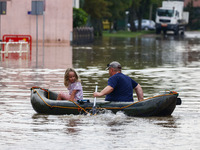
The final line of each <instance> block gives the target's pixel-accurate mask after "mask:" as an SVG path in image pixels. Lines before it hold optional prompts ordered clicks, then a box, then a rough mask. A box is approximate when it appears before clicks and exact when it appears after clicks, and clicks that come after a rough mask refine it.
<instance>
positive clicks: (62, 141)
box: [0, 34, 200, 150]
mask: <svg viewBox="0 0 200 150" xmlns="http://www.w3.org/2000/svg"><path fill="white" fill-rule="evenodd" d="M34 49H35V48H34V47H33V52H32V54H33V55H32V57H31V60H29V59H28V60H27V59H24V58H23V59H22V58H21V59H11V58H7V59H5V60H3V59H1V62H0V105H1V107H0V117H1V128H0V132H1V135H0V144H1V149H52V148H56V149H66V147H67V148H70V149H80V148H82V149H94V148H96V149H133V148H135V149H162V148H163V149H166V147H167V149H174V148H175V149H181V150H182V149H198V148H199V146H200V144H199V138H200V130H199V129H198V128H197V125H198V124H200V121H199V116H200V101H199V96H200V94H199V88H198V84H199V83H200V79H199V72H200V67H199V66H200V63H199V60H200V41H199V39H198V38H196V36H195V38H192V36H190V35H187V34H186V37H185V38H183V37H173V36H170V35H168V36H165V37H158V36H155V35H150V36H145V37H142V38H126V39H124V38H103V39H97V40H96V41H95V43H94V44H92V45H87V46H81V47H73V48H72V47H66V46H63V45H62V46H50V45H49V46H46V47H45V57H43V53H42V47H39V55H38V65H36V56H35V51H34ZM113 60H117V61H120V63H121V64H122V66H123V73H124V74H126V75H129V76H130V77H132V78H133V79H135V80H136V81H138V82H139V83H140V84H141V85H142V87H143V90H144V96H145V98H146V97H150V96H153V95H156V94H157V93H159V92H162V91H164V90H176V91H178V92H179V95H180V97H181V98H182V102H183V103H182V105H181V106H178V107H177V108H176V109H175V111H174V112H173V114H172V116H169V117H149V118H142V117H128V116H126V115H125V114H123V113H122V112H119V113H117V114H115V115H114V114H112V113H110V112H107V113H105V114H102V115H97V116H87V115H86V116H83V115H76V116H75V115H57V116H56V115H55V116H53V115H42V114H36V112H35V111H34V110H33V108H32V106H31V104H30V88H31V87H32V86H40V87H43V88H50V89H51V90H53V91H57V92H58V91H65V90H66V88H65V87H64V85H63V76H64V72H65V69H66V68H68V67H74V68H75V69H76V70H77V71H78V73H79V75H80V77H81V80H82V85H83V89H84V97H85V98H89V99H91V100H93V98H92V93H93V92H94V89H95V84H96V83H98V85H99V88H98V89H99V90H101V89H103V88H104V86H106V85H107V79H108V77H109V75H108V72H107V71H106V70H105V68H106V64H108V63H109V62H111V61H113ZM134 96H135V95H134ZM103 99H104V98H98V99H97V100H98V101H100V100H103Z"/></svg>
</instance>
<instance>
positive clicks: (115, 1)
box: [107, 0, 132, 30]
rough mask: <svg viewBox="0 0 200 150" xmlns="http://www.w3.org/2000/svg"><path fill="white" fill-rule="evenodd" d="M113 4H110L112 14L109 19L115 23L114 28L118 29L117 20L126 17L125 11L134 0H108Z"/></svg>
mask: <svg viewBox="0 0 200 150" xmlns="http://www.w3.org/2000/svg"><path fill="white" fill-rule="evenodd" d="M107 1H109V2H110V3H111V4H110V5H109V6H108V8H109V11H110V13H111V14H112V15H111V16H110V17H109V18H108V20H109V21H110V22H112V23H113V25H114V26H113V29H114V30H117V29H118V26H117V22H118V21H119V20H120V19H123V18H125V15H126V14H125V11H126V10H128V8H130V6H131V3H132V0H107Z"/></svg>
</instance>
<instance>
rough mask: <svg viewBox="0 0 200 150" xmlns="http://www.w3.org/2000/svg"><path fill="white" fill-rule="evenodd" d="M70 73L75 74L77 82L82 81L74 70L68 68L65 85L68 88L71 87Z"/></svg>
mask: <svg viewBox="0 0 200 150" xmlns="http://www.w3.org/2000/svg"><path fill="white" fill-rule="evenodd" d="M69 72H74V74H75V77H76V81H75V82H77V81H79V82H80V79H79V76H78V74H77V72H76V71H75V70H74V69H73V68H68V69H67V70H66V71H65V76H64V85H65V86H66V87H67V88H68V86H69Z"/></svg>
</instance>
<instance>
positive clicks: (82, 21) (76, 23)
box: [73, 8, 88, 28]
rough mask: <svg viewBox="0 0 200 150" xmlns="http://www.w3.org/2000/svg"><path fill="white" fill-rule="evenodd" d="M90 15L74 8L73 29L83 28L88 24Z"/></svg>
mask: <svg viewBox="0 0 200 150" xmlns="http://www.w3.org/2000/svg"><path fill="white" fill-rule="evenodd" d="M87 18H88V14H87V13H86V12H85V11H84V10H83V9H81V8H79V9H77V8H73V27H74V28H76V27H82V26H85V25H86V23H87Z"/></svg>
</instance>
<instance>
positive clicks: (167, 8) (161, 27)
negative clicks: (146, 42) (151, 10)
mask: <svg viewBox="0 0 200 150" xmlns="http://www.w3.org/2000/svg"><path fill="white" fill-rule="evenodd" d="M183 8H184V2H183V1H163V2H162V7H160V8H158V9H157V11H156V33H157V34H160V33H161V31H163V33H164V34H166V32H167V31H173V32H174V34H175V35H178V34H179V33H181V34H184V31H185V26H186V25H187V24H188V21H189V12H184V11H183Z"/></svg>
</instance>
